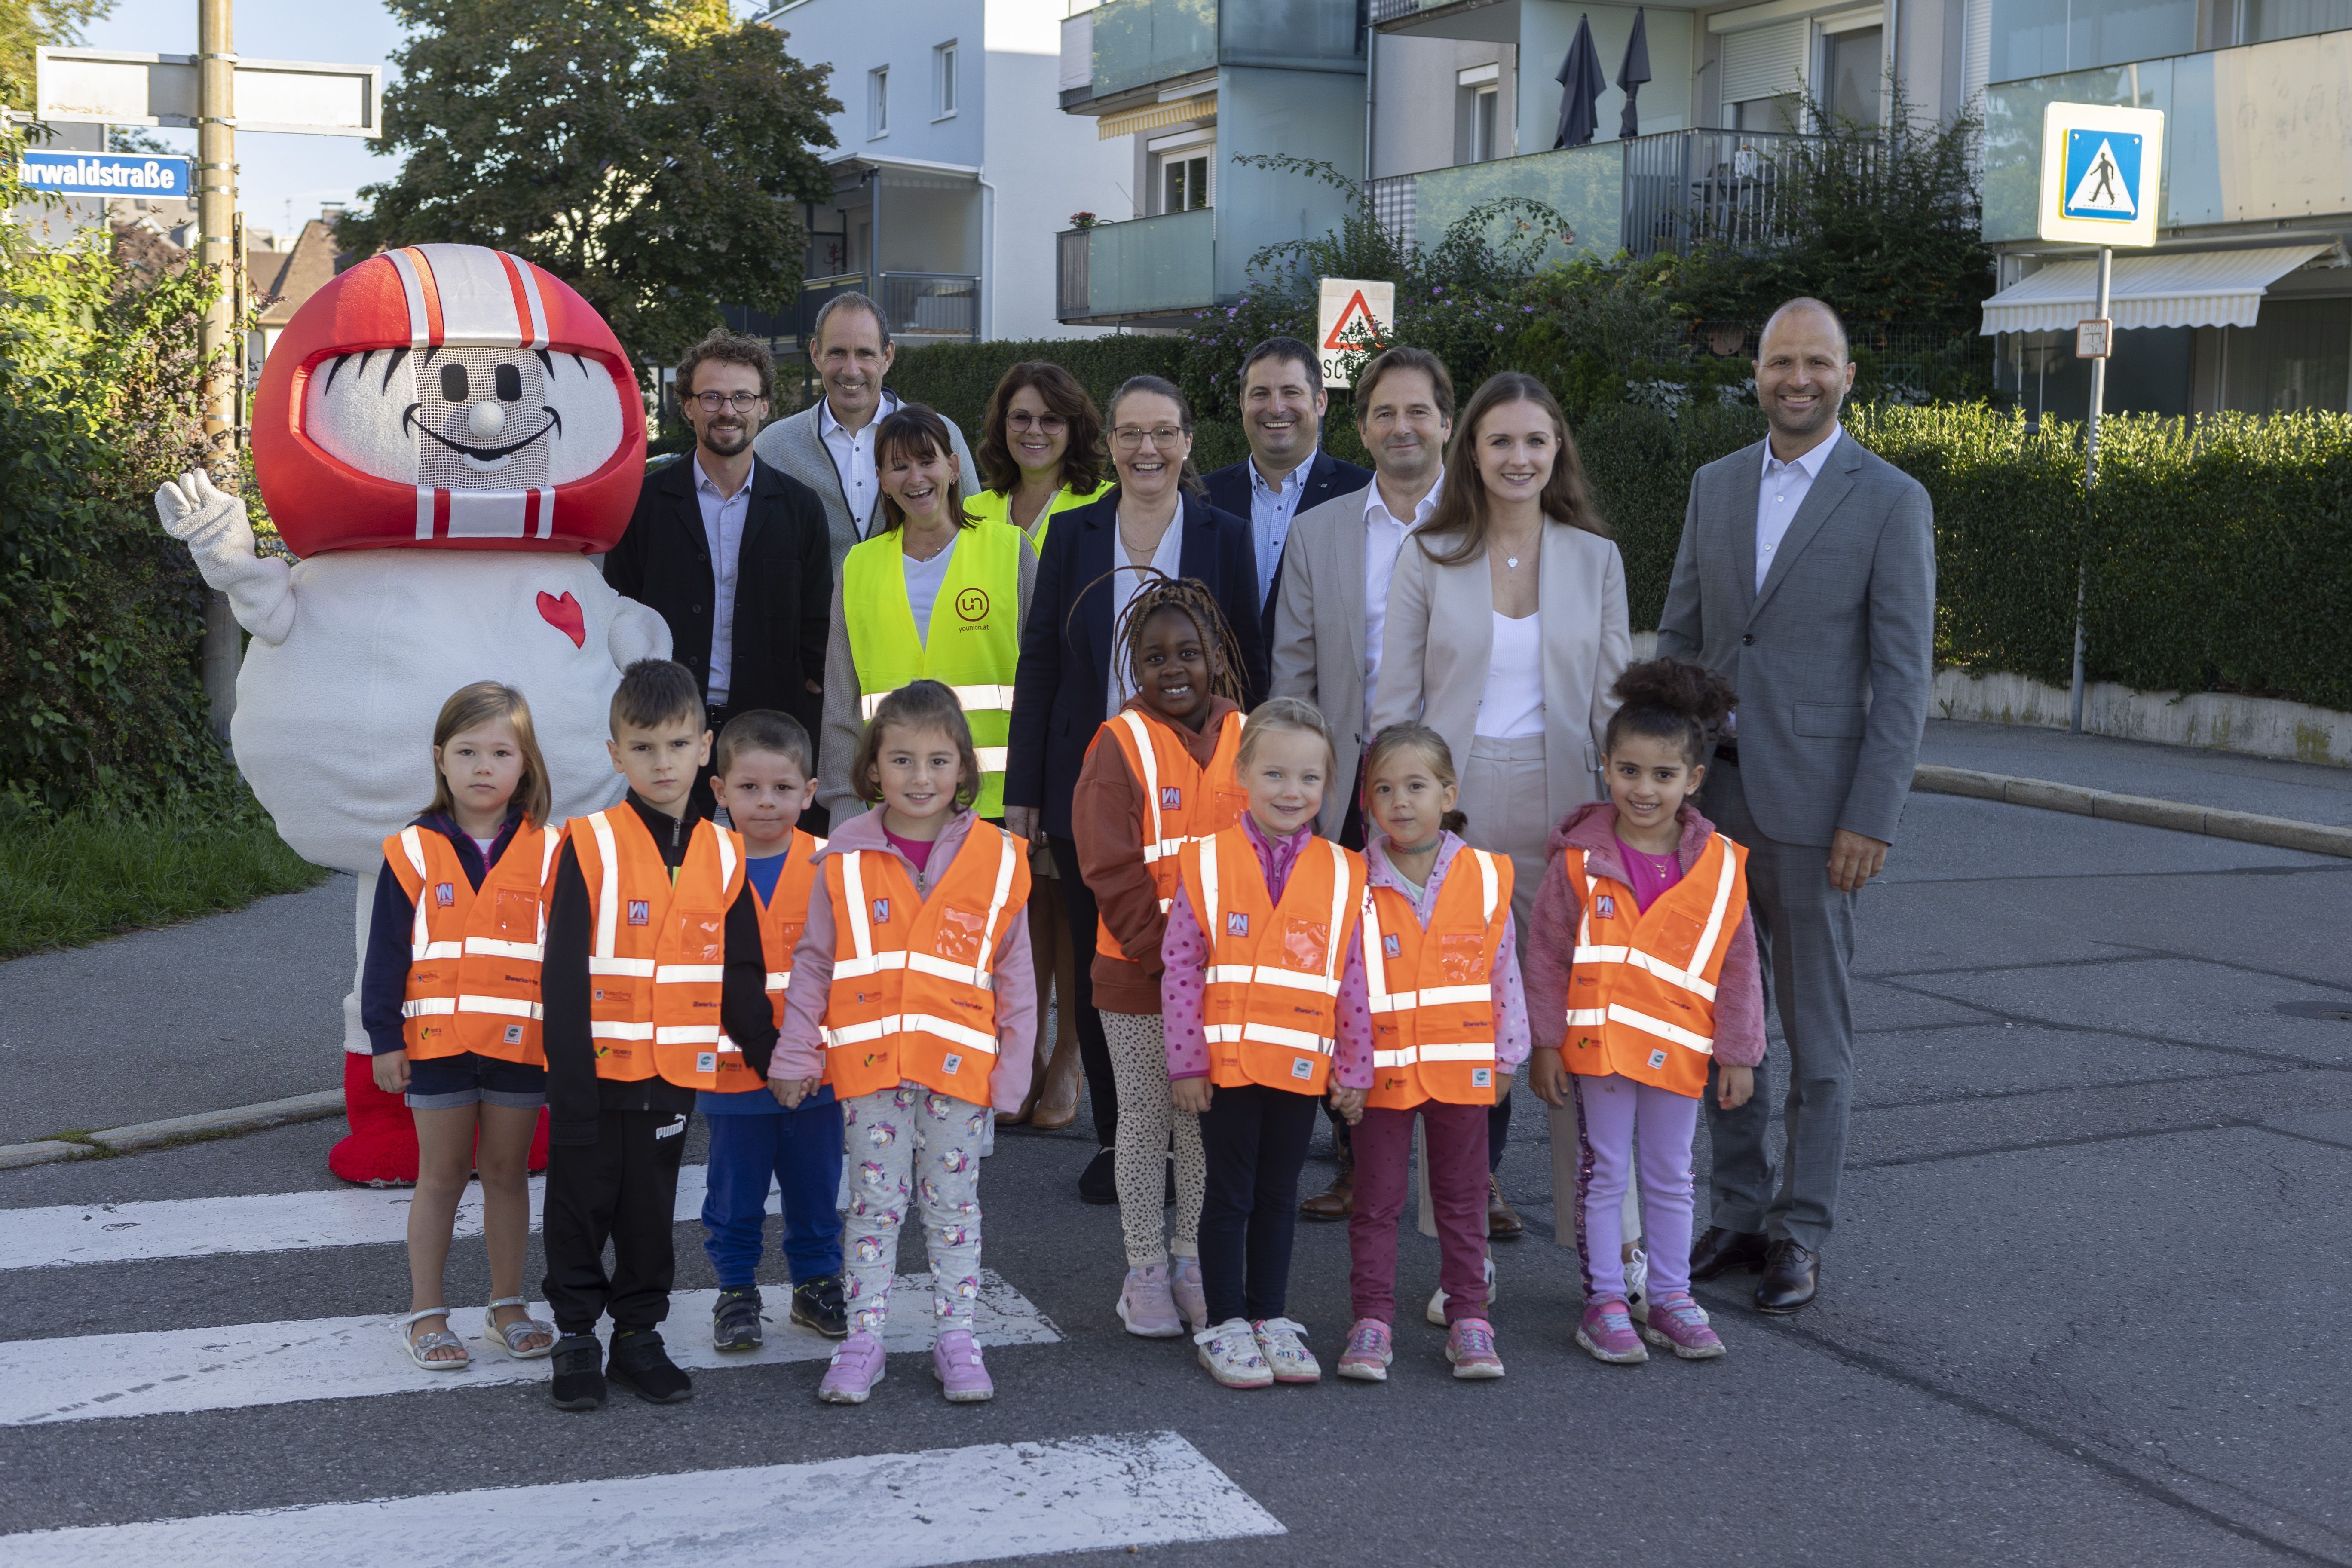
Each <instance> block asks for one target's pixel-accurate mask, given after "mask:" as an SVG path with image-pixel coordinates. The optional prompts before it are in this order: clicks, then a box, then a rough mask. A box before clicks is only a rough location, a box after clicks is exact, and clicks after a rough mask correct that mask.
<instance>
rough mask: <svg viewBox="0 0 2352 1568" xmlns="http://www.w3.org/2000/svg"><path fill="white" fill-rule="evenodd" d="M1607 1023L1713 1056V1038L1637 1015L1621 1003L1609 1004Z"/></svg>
mask: <svg viewBox="0 0 2352 1568" xmlns="http://www.w3.org/2000/svg"><path fill="white" fill-rule="evenodd" d="M1609 1021H1610V1022H1611V1023H1612V1024H1627V1025H1631V1026H1633V1027H1634V1028H1636V1029H1639V1030H1641V1031H1642V1032H1643V1034H1645V1035H1655V1036H1657V1037H1658V1038H1660V1039H1662V1040H1672V1041H1673V1042H1674V1043H1675V1045H1678V1046H1682V1047H1685V1048H1687V1049H1690V1050H1694V1051H1697V1052H1698V1053H1700V1054H1701V1055H1702V1056H1710V1057H1711V1056H1713V1055H1715V1038H1714V1037H1713V1036H1711V1035H1695V1034H1693V1033H1691V1032H1690V1031H1689V1030H1688V1029H1685V1028H1684V1027H1683V1026H1681V1025H1679V1024H1669V1023H1667V1022H1666V1021H1665V1020H1664V1018H1653V1017H1651V1016H1649V1015H1648V1014H1647V1013H1637V1012H1635V1011H1634V1010H1633V1008H1631V1007H1628V1006H1626V1005H1624V1004H1623V1003H1622V1002H1612V1003H1610V1004H1609Z"/></svg>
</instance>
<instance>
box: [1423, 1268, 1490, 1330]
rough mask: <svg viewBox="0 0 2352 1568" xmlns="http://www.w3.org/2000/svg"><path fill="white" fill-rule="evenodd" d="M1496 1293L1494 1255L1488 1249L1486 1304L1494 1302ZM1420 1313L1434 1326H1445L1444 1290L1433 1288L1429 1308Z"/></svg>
mask: <svg viewBox="0 0 2352 1568" xmlns="http://www.w3.org/2000/svg"><path fill="white" fill-rule="evenodd" d="M1496 1294H1497V1292H1496V1289H1495V1255H1494V1253H1493V1252H1492V1251H1489V1252H1488V1253H1487V1254H1486V1305H1488V1306H1489V1307H1491V1306H1493V1305H1494V1304H1495V1297H1496ZM1422 1315H1423V1317H1425V1318H1427V1319H1428V1320H1429V1321H1430V1322H1431V1323H1432V1324H1433V1325H1434V1326H1435V1327H1438V1328H1441V1329H1442V1328H1444V1326H1445V1292H1444V1290H1443V1289H1438V1290H1433V1291H1431V1292H1430V1296H1429V1310H1427V1311H1426V1312H1424V1313H1423V1314H1422Z"/></svg>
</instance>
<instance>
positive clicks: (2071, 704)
mask: <svg viewBox="0 0 2352 1568" xmlns="http://www.w3.org/2000/svg"><path fill="white" fill-rule="evenodd" d="M2115 266H2116V252H2115V247H2113V246H2105V245H2103V246H2101V247H2099V302H2098V304H2097V306H2096V307H2095V309H2094V310H2093V312H2092V313H2093V315H2094V317H2095V319H2096V320H2099V321H2107V320H2108V319H2109V318H2108V315H2107V289H2108V284H2109V282H2110V281H2111V280H2112V279H2113V277H2114V273H2115ZM2108 338H2109V341H2110V342H2112V341H2113V339H2114V332H2113V330H2112V329H2110V331H2109V333H2108ZM2106 403H2107V356H2106V355H2105V354H2104V353H2103V354H2101V355H2100V356H2099V357H2098V358H2096V359H2095V360H2093V361H2092V362H2091V416H2090V419H2089V422H2088V423H2087V424H2086V425H2085V426H2084V430H2083V518H2084V525H2085V526H2086V527H2087V526H2088V524H2089V521H2090V511H2091V492H2092V491H2093V490H2095V489H2097V488H2098V483H2099V415H2100V414H2101V413H2102V412H2103V411H2104V410H2105V407H2106ZM2084 545H2085V548H2084V551H2083V558H2082V561H2081V563H2079V564H2078V565H2077V566H2076V567H2075V569H2074V688H2073V690H2072V692H2071V693H2070V695H2069V697H2068V701H2067V711H2068V718H2067V721H2066V732H2067V733H2068V734H2070V735H2079V734H2081V733H2082V732H2083V605H2084V600H2085V599H2087V598H2088V597H2089V596H2090V588H2091V552H2090V550H2089V548H2088V541H2087V540H2086V541H2085V542H2084Z"/></svg>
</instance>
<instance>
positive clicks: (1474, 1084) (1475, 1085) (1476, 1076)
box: [1470, 1068, 1495, 1089]
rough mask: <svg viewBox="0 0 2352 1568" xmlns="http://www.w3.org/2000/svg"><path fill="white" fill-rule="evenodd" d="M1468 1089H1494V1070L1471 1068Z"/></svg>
mask: <svg viewBox="0 0 2352 1568" xmlns="http://www.w3.org/2000/svg"><path fill="white" fill-rule="evenodd" d="M1470 1087H1471V1088H1472V1089H1492V1088H1494V1087H1495V1069H1494V1068H1471V1069H1470Z"/></svg>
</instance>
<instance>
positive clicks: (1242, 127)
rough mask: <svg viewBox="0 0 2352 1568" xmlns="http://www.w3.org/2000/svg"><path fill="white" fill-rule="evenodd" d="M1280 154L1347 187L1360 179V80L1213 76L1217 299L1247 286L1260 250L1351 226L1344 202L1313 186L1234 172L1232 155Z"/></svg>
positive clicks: (1295, 178)
mask: <svg viewBox="0 0 2352 1568" xmlns="http://www.w3.org/2000/svg"><path fill="white" fill-rule="evenodd" d="M1249 153H1290V154H1292V155H1293V156H1295V157H1299V158H1319V159H1323V160H1326V161H1328V163H1331V164H1332V165H1333V166H1334V167H1336V168H1337V169H1338V170H1339V172H1340V173H1341V174H1344V175H1346V176H1348V177H1349V178H1350V179H1360V178H1361V177H1362V174H1363V169H1364V79H1363V78H1362V77H1361V76H1358V75H1354V74H1349V73H1343V72H1336V71H1288V70H1260V69H1257V68H1254V67H1246V66H1227V67H1224V68H1222V69H1220V70H1219V71H1218V73H1217V157H1218V159H1219V160H1220V164H1219V168H1218V170H1217V184H1216V193H1217V196H1216V202H1217V295H1218V297H1219V298H1220V299H1229V298H1231V297H1233V296H1234V295H1236V294H1238V293H1240V292H1241V291H1242V289H1243V287H1244V284H1245V283H1246V282H1247V281H1248V279H1249V258H1250V257H1251V256H1252V255H1253V254H1254V253H1255V252H1256V251H1257V249H1258V248H1259V247H1262V246H1265V245H1268V244H1271V243H1275V242H1276V241H1281V240H1287V239H1310V238H1314V237H1319V236H1321V235H1323V234H1325V233H1328V231H1330V230H1332V229H1335V228H1337V227H1339V224H1340V223H1341V221H1342V220H1343V219H1345V218H1346V217H1348V216H1349V204H1348V198H1347V197H1346V196H1344V195H1341V194H1340V193H1339V192H1338V191H1336V190H1334V189H1333V188H1332V187H1330V186H1329V185H1328V184H1323V183H1322V182H1321V181H1319V180H1316V179H1312V178H1310V177H1308V176H1307V175H1304V174H1278V173H1274V172H1271V171H1267V170H1261V169H1252V168H1248V167H1245V166H1244V165H1241V164H1238V163H1234V157H1235V156H1236V155H1244V154H1249Z"/></svg>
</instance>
